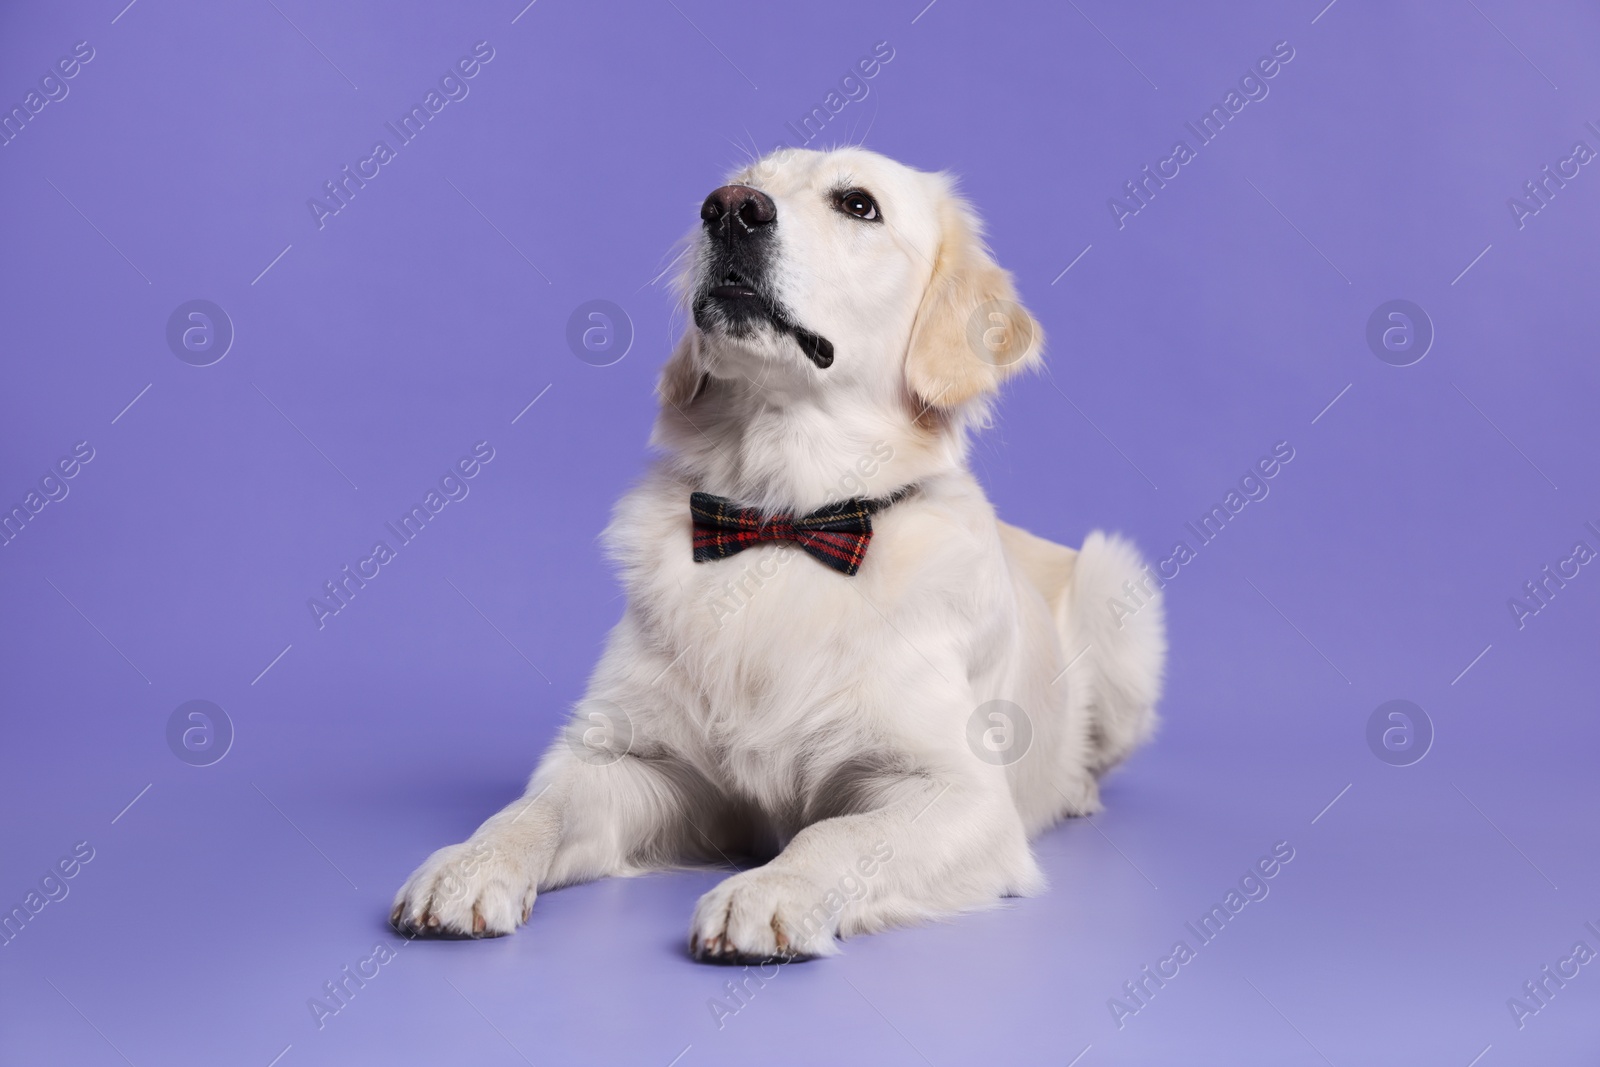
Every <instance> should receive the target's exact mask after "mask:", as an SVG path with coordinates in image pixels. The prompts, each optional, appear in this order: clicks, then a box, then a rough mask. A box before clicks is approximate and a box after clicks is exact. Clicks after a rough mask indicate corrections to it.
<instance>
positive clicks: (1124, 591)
mask: <svg viewBox="0 0 1600 1067" xmlns="http://www.w3.org/2000/svg"><path fill="white" fill-rule="evenodd" d="M1066 592H1067V595H1066V596H1063V597H1061V598H1060V600H1059V601H1058V602H1057V605H1056V625H1057V626H1058V627H1059V628H1060V631H1061V637H1062V645H1063V652H1064V653H1065V655H1066V656H1067V658H1068V660H1069V661H1071V660H1073V657H1077V659H1076V661H1075V662H1073V664H1072V668H1071V675H1070V676H1069V677H1070V679H1071V681H1073V682H1075V683H1076V684H1077V685H1079V686H1081V687H1083V689H1084V691H1085V695H1086V703H1087V706H1088V714H1089V763H1090V768H1091V769H1092V770H1093V771H1094V773H1095V774H1097V775H1099V774H1104V773H1105V772H1106V771H1108V770H1110V769H1111V768H1113V767H1115V766H1116V765H1117V764H1118V763H1121V762H1122V761H1123V760H1124V759H1126V758H1127V757H1128V755H1129V754H1130V753H1132V752H1133V750H1134V749H1135V748H1138V747H1139V745H1140V744H1142V743H1143V742H1144V741H1145V740H1146V739H1147V738H1149V737H1150V735H1151V734H1152V733H1153V732H1154V730H1155V727H1156V709H1155V705H1156V700H1157V699H1158V698H1159V697H1160V695H1161V676H1162V672H1163V669H1164V668H1165V664H1166V657H1167V637H1166V625H1165V622H1164V619H1163V615H1162V604H1161V582H1160V578H1159V577H1158V576H1157V575H1156V574H1155V572H1154V571H1153V570H1152V569H1151V568H1150V567H1149V566H1148V565H1147V564H1146V563H1145V562H1144V560H1143V559H1141V558H1140V556H1139V552H1138V550H1137V549H1135V548H1134V547H1133V546H1132V545H1131V544H1129V543H1128V542H1126V541H1124V540H1122V539H1121V538H1119V537H1108V536H1106V535H1105V534H1103V533H1101V532H1100V531H1098V530H1096V531H1095V532H1093V533H1091V534H1090V535H1089V536H1088V538H1087V539H1086V540H1085V541H1084V542H1083V548H1082V549H1080V550H1079V552H1078V558H1077V561H1076V564H1075V566H1074V567H1073V572H1072V579H1071V585H1070V588H1069V589H1068V590H1067V591H1066Z"/></svg>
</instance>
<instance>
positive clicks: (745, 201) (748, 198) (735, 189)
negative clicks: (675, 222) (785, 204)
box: [700, 185, 778, 231]
mask: <svg viewBox="0 0 1600 1067" xmlns="http://www.w3.org/2000/svg"><path fill="white" fill-rule="evenodd" d="M700 217H701V218H702V219H704V220H705V224H706V227H707V228H708V229H712V230H717V229H720V228H721V227H722V226H723V225H725V223H724V222H723V220H724V219H733V218H737V219H738V220H739V221H740V222H742V223H744V228H745V229H746V230H750V231H754V230H755V229H757V228H758V227H761V226H767V225H770V224H771V223H772V221H773V220H774V219H776V218H777V217H778V206H777V205H776V204H774V203H773V202H772V197H770V196H768V195H767V194H766V193H763V192H762V191H761V190H760V189H752V188H750V187H749V186H748V185H724V186H723V187H722V188H720V189H715V190H712V193H711V195H710V196H708V197H706V202H705V203H703V204H701V205H700ZM730 230H731V226H730Z"/></svg>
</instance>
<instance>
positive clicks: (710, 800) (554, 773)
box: [392, 149, 1165, 960]
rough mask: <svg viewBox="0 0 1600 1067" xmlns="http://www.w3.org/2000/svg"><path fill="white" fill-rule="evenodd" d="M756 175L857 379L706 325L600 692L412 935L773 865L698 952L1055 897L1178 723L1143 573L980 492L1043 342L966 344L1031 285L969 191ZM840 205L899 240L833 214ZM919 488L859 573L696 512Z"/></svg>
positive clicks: (416, 884)
mask: <svg viewBox="0 0 1600 1067" xmlns="http://www.w3.org/2000/svg"><path fill="white" fill-rule="evenodd" d="M735 181H736V182H740V183H742V184H751V185H756V186H759V187H760V188H761V189H763V190H764V191H765V192H767V193H768V194H769V195H770V196H771V197H772V198H773V200H774V202H775V203H776V205H777V211H778V221H777V225H776V239H777V244H776V252H775V256H774V259H773V265H774V273H773V277H772V279H771V284H772V286H773V288H774V290H775V295H776V296H777V297H778V298H779V299H780V300H781V301H782V303H783V305H784V306H785V307H786V308H788V309H789V310H790V311H791V312H792V313H793V315H794V316H795V317H796V318H797V320H798V321H799V322H800V323H801V324H803V325H804V326H805V327H806V328H808V329H810V330H813V331H815V332H817V333H819V334H821V335H823V336H825V337H827V338H829V339H830V340H832V342H833V343H834V345H835V348H836V359H835V362H834V364H833V366H831V367H830V368H828V369H826V370H822V369H818V368H817V367H815V366H813V365H812V363H811V362H809V361H808V360H806V359H805V358H803V356H802V355H801V353H800V350H799V348H798V347H797V346H796V344H795V343H794V342H793V341H792V340H791V339H790V338H789V337H788V336H786V335H783V334H779V333H777V332H775V331H765V332H762V333H760V334H758V335H757V336H754V337H750V338H745V339H742V340H734V339H732V338H730V337H728V336H725V335H723V334H721V333H717V332H713V333H709V334H708V333H703V332H701V331H700V330H698V329H695V328H694V327H691V328H690V330H689V332H688V334H687V335H686V336H685V339H684V341H683V342H682V343H681V344H680V345H679V347H678V349H677V351H676V352H675V353H674V355H673V357H672V359H671V361H669V364H668V366H667V368H666V370H665V372H664V374H663V380H662V389H661V391H662V396H663V403H662V410H661V416H660V418H659V420H658V422H657V425H656V431H655V437H654V441H655V443H656V445H657V446H658V447H659V448H660V449H661V450H662V452H663V456H662V458H661V459H660V460H659V461H657V462H656V463H655V464H654V465H653V466H652V467H651V468H650V470H649V472H648V473H647V475H646V476H645V478H644V480H643V481H642V483H641V484H640V485H639V486H638V487H637V488H635V489H633V490H632V491H631V492H629V493H628V494H627V495H626V496H624V497H623V499H622V500H621V502H620V503H619V504H618V505H617V509H616V513H615V516H614V518H613V521H612V523H611V525H610V527H609V529H608V530H607V534H606V543H607V546H608V549H609V551H610V553H611V555H612V556H613V558H614V559H615V560H616V562H617V565H618V566H619V568H620V569H621V572H622V577H623V581H624V583H625V586H626V589H627V593H628V608H627V611H626V613H625V614H624V616H623V618H622V620H621V622H619V623H618V624H617V626H616V628H615V629H614V630H613V631H612V633H611V636H610V639H609V642H608V644H607V647H606V650H605V653H604V655H603V657H602V658H601V661H600V663H599V665H598V666H597V668H596V669H595V671H594V674H593V677H592V678H591V680H590V685H589V691H588V695H587V696H586V698H585V701H584V702H583V703H581V704H580V705H579V706H578V708H577V709H575V714H574V718H573V722H572V724H571V725H569V727H568V729H567V730H566V731H565V732H564V733H563V735H562V737H560V738H558V739H557V741H556V742H555V743H554V744H553V745H552V746H551V747H550V749H549V751H548V752H547V753H546V754H545V756H544V759H543V760H542V762H541V763H540V765H539V767H538V769H537V770H536V771H535V773H534V775H533V777H532V780H531V781H530V782H529V785H528V790H527V793H526V794H525V795H524V797H522V798H520V799H518V800H517V801H516V802H514V803H512V804H511V805H510V806H508V807H507V808H506V809H505V810H503V811H501V812H500V813H498V814H496V815H494V816H492V817H491V818H490V819H489V820H488V821H487V822H485V823H484V824H483V826H482V827H481V828H480V829H479V830H478V831H477V832H476V833H475V834H473V836H472V838H471V839H470V840H469V841H467V842H465V843H463V844H460V845H454V846H451V847H449V848H445V849H442V850H440V851H439V852H436V853H434V854H433V855H432V856H430V857H429V858H428V860H427V861H426V862H424V863H423V865H422V866H421V867H420V868H418V870H417V871H416V873H414V874H413V875H412V876H411V878H410V879H409V880H408V881H407V882H406V884H405V885H404V886H403V887H402V888H401V890H400V892H399V894H398V895H397V896H396V898H395V904H394V910H393V915H392V920H393V921H394V922H395V923H396V924H397V925H398V926H399V927H401V928H402V929H407V930H413V931H417V932H422V933H449V934H460V935H467V936H482V935H498V934H506V933H510V932H511V931H512V930H513V929H515V927H516V926H517V925H519V923H521V922H524V921H526V919H527V917H528V911H529V909H530V908H531V907H532V906H533V901H534V897H535V895H536V893H537V892H538V891H540V890H544V889H549V888H552V887H554V886H559V885H565V884H570V883H573V882H579V881H585V880H588V879H593V878H600V877H604V876H607V875H618V874H631V873H636V872H639V871H643V870H648V869H652V868H659V867H663V866H668V865H672V864H680V863H685V862H701V861H718V860H721V859H723V858H725V857H726V856H727V855H729V854H733V853H736V852H737V853H744V854H759V853H762V852H766V853H775V855H774V856H773V858H771V859H770V860H769V861H768V862H767V863H765V865H763V866H758V867H755V868H753V869H750V870H746V871H744V872H743V873H740V874H736V875H733V876H731V877H729V878H728V879H727V880H725V881H724V882H722V883H721V884H720V885H719V886H717V887H716V888H715V889H713V890H712V891H711V892H710V893H708V894H706V896H705V897H704V898H703V899H702V900H701V902H700V905H699V906H698V907H697V909H696V911H695V914H694V917H693V921H692V924H691V927H690V947H691V951H692V952H694V953H695V954H696V955H697V956H700V957H702V958H711V959H719V960H750V959H765V958H769V957H780V958H787V957H797V956H817V955H827V954H831V953H833V952H836V951H837V948H836V945H835V938H836V937H842V936H847V935H849V934H852V933H857V932H862V931H871V930H877V929H881V928H883V927H886V926H889V925H893V924H899V923H906V922H911V921H914V920H918V919H922V918H926V917H931V916H938V915H946V914H950V913H953V912H956V911H959V910H962V909H968V908H974V907H980V906H984V905H986V904H989V903H991V902H993V901H994V900H996V899H997V898H999V897H1002V896H1005V895H1014V894H1025V893H1032V892H1037V891H1039V890H1040V889H1041V888H1042V887H1043V882H1044V879H1043V877H1042V875H1041V873H1040V870H1039V868H1038V866H1037V864H1036V863H1035V861H1034V858H1033V855H1032V852H1031V851H1030V848H1029V845H1028V839H1029V837H1030V836H1032V835H1033V834H1036V833H1038V832H1039V831H1041V830H1042V829H1044V828H1046V827H1048V826H1050V825H1052V824H1053V823H1055V822H1056V821H1058V820H1059V819H1061V818H1062V817H1064V816H1070V815H1076V814H1086V813H1090V812H1093V811H1095V810H1098V806H1099V800H1098V790H1097V776H1098V775H1099V774H1101V773H1103V772H1104V771H1105V770H1107V769H1109V768H1110V767H1111V766H1113V765H1114V764H1116V763H1117V762H1118V761H1120V760H1121V759H1123V758H1124V757H1125V756H1127V755H1128V754H1129V752H1131V751H1132V749H1133V748H1134V747H1135V746H1136V745H1137V744H1138V743H1139V742H1140V741H1142V740H1143V739H1144V738H1145V737H1146V736H1147V735H1148V734H1149V732H1150V730H1151V728H1152V726H1153V723H1154V710H1153V706H1154V704H1155V701H1156V699H1157V696H1158V695H1159V688H1160V678H1161V671H1162V661H1163V658H1164V654H1165V644H1164V638H1163V633H1162V622H1161V610H1160V603H1159V594H1158V593H1155V592H1154V591H1151V593H1150V598H1151V599H1150V602H1149V603H1148V604H1147V605H1146V606H1145V607H1144V608H1143V609H1142V610H1140V611H1139V612H1138V613H1137V614H1136V615H1134V616H1133V617H1132V618H1127V619H1122V620H1120V621H1119V620H1118V619H1116V618H1115V616H1114V614H1113V613H1112V611H1111V610H1110V608H1109V607H1107V601H1108V600H1109V599H1110V598H1112V597H1117V596H1120V595H1122V591H1123V590H1122V586H1123V583H1124V582H1126V581H1134V582H1137V581H1139V580H1140V578H1141V570H1142V567H1141V563H1140V560H1139V558H1138V556H1137V554H1136V553H1135V552H1134V550H1133V549H1131V548H1130V547H1129V546H1128V545H1126V544H1125V543H1124V542H1121V541H1118V540H1115V539H1110V538H1106V537H1104V536H1102V535H1100V534H1098V533H1097V534H1093V535H1091V536H1090V538H1089V540H1088V541H1087V542H1086V543H1085V545H1084V547H1083V550H1082V551H1081V552H1080V553H1074V552H1072V551H1071V550H1069V549H1065V548H1062V547H1060V546H1058V545H1053V544H1051V543H1050V542H1047V541H1044V540H1042V539H1039V538H1035V537H1033V536H1032V535H1029V534H1027V533H1025V532H1023V531H1020V530H1016V529H1015V528H1012V527H1008V526H1006V525H1005V524H1003V523H1000V522H999V521H998V520H997V519H996V517H995V515H994V512H993V509H992V508H991V507H990V505H989V502H988V500H987V499H986V498H985V496H984V493H983V490H982V488H981V487H980V486H979V485H978V483H977V481H976V480H975V479H974V478H973V476H972V474H971V473H970V472H969V471H968V469H967V466H966V453H967V434H968V431H969V429H971V428H972V427H973V426H974V425H975V424H977V423H979V422H981V420H982V419H984V418H985V416H986V414H987V409H986V405H987V404H988V402H989V400H990V399H991V397H992V396H993V394H994V392H995V390H996V389H997V388H998V386H999V384H1000V382H1001V380H1003V379H1004V378H1005V377H1007V376H1009V375H1010V374H1011V373H1012V372H1014V371H1015V370H1018V369H1023V368H1026V367H1028V366H1031V365H1033V364H1035V363H1036V362H1037V360H1038V358H1039V349H1040V345H1041V340H1042V338H1041V336H1040V335H1039V333H1038V327H1037V323H1034V322H1033V321H1032V319H1031V317H1026V313H1025V312H1022V311H1021V310H1020V308H1019V309H1018V315H1019V316H1022V317H1025V321H1023V318H1018V319H1017V320H1016V321H1015V322H1013V323H1012V325H1013V326H1019V327H1022V333H1021V334H1019V335H1018V336H1021V337H1022V338H1023V339H1022V340H1021V341H1017V342H1016V343H1015V344H1014V345H1013V346H1012V347H1011V348H1010V349H1004V351H1003V352H1002V358H999V359H996V358H995V354H994V353H993V352H991V353H989V354H988V355H985V354H983V353H975V352H973V351H971V350H970V348H969V347H968V346H967V345H966V343H965V339H964V338H965V337H966V336H967V335H964V334H963V330H962V327H963V322H964V319H963V316H965V315H967V314H969V313H970V312H971V311H972V309H973V307H974V306H976V303H977V302H979V301H983V300H1001V301H1009V300H1013V299H1014V296H1015V294H1014V291H1013V290H1012V288H1011V282H1010V278H1009V276H1008V275H1006V274H1005V272H1004V271H1001V270H1000V269H999V268H998V267H997V266H996V265H995V264H994V263H993V261H992V260H991V259H990V258H989V256H988V253H987V251H986V250H985V249H984V247H983V245H982V241H981V235H980V233H979V230H978V224H977V221H976V218H975V217H974V216H973V214H972V213H971V211H970V209H968V208H967V207H966V205H965V204H964V203H962V202H961V201H960V200H959V199H958V198H957V197H956V195H955V192H954V189H953V183H952V182H951V181H950V179H949V178H947V177H946V176H944V175H937V174H926V173H921V172H918V171H914V170H911V169H910V168H907V167H904V166H901V165H899V164H897V163H894V162H892V161H890V160H887V159H884V158H883V157H881V156H877V155H875V154H873V153H870V152H866V151H862V150H858V149H844V150H838V151H834V152H827V153H822V152H809V151H799V150H794V151H784V152H780V153H779V154H777V155H775V156H772V157H769V158H767V159H765V160H762V161H761V162H759V163H757V164H755V165H753V166H752V167H751V168H749V169H747V170H746V171H745V172H742V173H741V174H739V175H736V176H735ZM841 183H844V184H848V185H853V186H858V187H861V188H864V189H868V190H870V191H871V192H872V193H873V195H874V196H875V197H876V198H877V200H878V203H879V204H880V205H881V207H882V211H883V214H884V219H885V221H884V222H883V223H882V224H871V223H865V222H862V221H861V220H859V219H854V218H849V217H846V216H845V215H843V214H841V213H840V212H838V211H837V210H835V208H834V206H833V204H832V202H831V201H830V198H829V191H830V190H836V189H837V188H838V187H839V185H840V184H841ZM701 242H702V256H703V254H704V253H703V249H704V239H703V238H702V239H701ZM703 262H704V260H703V258H702V259H701V260H700V261H699V262H697V263H696V265H694V266H692V267H691V268H690V269H689V275H688V277H687V278H686V279H685V288H686V289H687V290H692V289H693V288H694V287H695V286H696V285H698V284H699V283H700V281H701V279H700V277H699V272H700V271H701V270H702V269H704V268H703ZM1029 331H1031V332H1029ZM1024 335H1025V336H1024ZM985 336H987V335H985ZM996 336H999V335H996ZM986 343H987V342H986ZM1002 347H1003V346H1002ZM912 483H915V484H916V485H917V486H918V490H917V492H916V493H915V494H913V495H911V496H909V497H907V498H905V499H903V500H900V501H899V502H897V503H895V504H893V505H892V506H891V507H889V508H887V509H886V510H884V511H882V512H880V513H879V514H878V515H876V516H875V517H874V519H873V525H874V535H873V539H872V542H871V546H870V550H869V551H868V553H867V555H866V559H865V561H864V563H863V565H862V567H861V570H860V572H859V573H858V574H857V575H856V576H854V577H846V576H844V575H842V574H839V573H836V572H834V571H833V570H830V569H828V568H826V567H824V566H822V565H821V564H820V563H818V562H817V561H815V560H813V559H811V558H810V557H808V556H806V555H805V554H804V553H802V552H800V551H798V550H796V549H795V548H794V547H793V546H790V545H786V544H777V545H762V546H759V547H755V548H750V549H747V550H746V551H744V552H742V553H740V554H738V555H736V556H733V557H731V558H729V559H725V560H719V561H715V562H708V563H696V562H694V560H693V558H692V553H691V547H690V540H691V528H690V518H689V507H688V499H689V494H690V493H691V492H692V491H695V490H701V491H705V492H710V493H715V494H718V495H721V496H726V497H731V498H733V499H735V500H738V501H741V502H743V503H746V504H749V505H751V506H756V507H761V508H764V509H769V510H773V511H788V512H795V513H804V512H807V511H810V510H813V509H815V508H817V507H819V506H821V505H823V504H825V503H827V502H829V501H831V500H837V499H841V498H844V497H848V496H867V497H872V496H882V495H885V494H887V493H889V492H891V491H893V490H894V489H896V488H898V487H900V486H903V485H908V484H912ZM1041 491H1048V490H1047V489H1044V487H1041ZM730 609H731V610H730ZM997 699H1001V700H1007V701H1011V702H1013V703H1014V704H1015V705H1017V706H1018V707H1020V708H1021V709H1023V714H1024V715H1025V717H1026V719H1027V720H1028V723H1029V724H1030V725H1031V731H1032V744H1031V747H1030V748H1029V749H1028V751H1027V752H1026V754H1025V755H1023V756H1022V757H1021V758H1020V759H1017V760H1016V761H1015V762H1011V763H1009V764H1008V765H1005V766H997V765H995V764H994V763H991V762H988V761H985V760H984V759H981V758H979V754H978V753H977V750H976V749H975V748H974V747H973V745H972V744H971V743H970V741H969V736H970V730H969V723H970V720H972V718H973V716H974V713H975V712H976V711H977V710H978V709H979V707H980V705H983V704H985V703H986V702H988V701H991V700H997ZM995 721H997V722H998V721H999V720H995ZM986 725H987V720H985V721H983V722H980V726H986Z"/></svg>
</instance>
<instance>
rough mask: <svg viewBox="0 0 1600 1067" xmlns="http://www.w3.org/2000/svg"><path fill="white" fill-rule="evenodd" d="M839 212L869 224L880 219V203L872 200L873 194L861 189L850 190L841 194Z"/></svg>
mask: <svg viewBox="0 0 1600 1067" xmlns="http://www.w3.org/2000/svg"><path fill="white" fill-rule="evenodd" d="M839 210H840V211H843V212H844V213H845V214H846V215H850V216H853V217H854V218H858V219H863V220H865V221H867V222H876V221H877V220H878V218H879V215H878V202H877V201H876V200H874V199H872V196H871V194H869V193H867V192H865V191H864V190H861V189H850V190H847V191H845V192H842V193H840V194H839Z"/></svg>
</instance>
